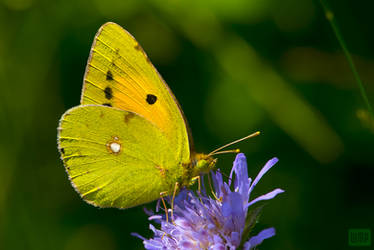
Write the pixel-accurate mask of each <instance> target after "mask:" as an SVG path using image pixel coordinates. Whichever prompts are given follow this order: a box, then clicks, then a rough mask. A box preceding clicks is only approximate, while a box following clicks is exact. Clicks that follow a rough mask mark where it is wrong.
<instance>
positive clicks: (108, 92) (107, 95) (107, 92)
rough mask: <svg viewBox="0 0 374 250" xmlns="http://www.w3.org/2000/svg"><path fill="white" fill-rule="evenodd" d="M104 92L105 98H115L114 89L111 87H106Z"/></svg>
mask: <svg viewBox="0 0 374 250" xmlns="http://www.w3.org/2000/svg"><path fill="white" fill-rule="evenodd" d="M104 93H105V98H106V99H108V100H110V99H112V98H113V91H112V88H111V87H106V88H105V89H104Z"/></svg>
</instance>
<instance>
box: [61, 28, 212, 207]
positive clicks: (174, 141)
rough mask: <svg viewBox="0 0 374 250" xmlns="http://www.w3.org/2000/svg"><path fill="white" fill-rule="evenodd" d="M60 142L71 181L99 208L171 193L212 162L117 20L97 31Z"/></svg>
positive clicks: (143, 54)
mask: <svg viewBox="0 0 374 250" xmlns="http://www.w3.org/2000/svg"><path fill="white" fill-rule="evenodd" d="M58 131H59V132H58V146H59V151H60V154H61V158H62V160H63V162H64V165H65V168H66V171H67V173H68V175H69V178H70V180H71V183H72V185H73V186H74V187H75V189H76V190H77V192H78V193H79V194H80V195H81V197H82V198H83V199H84V200H85V201H87V202H88V203H90V204H93V205H96V206H100V207H117V208H129V207H133V206H137V205H140V204H144V203H147V202H150V201H153V200H156V199H158V198H160V195H162V194H167V195H171V194H173V192H174V190H175V188H176V187H177V189H180V188H181V187H184V186H189V185H191V184H192V183H193V182H194V181H193V179H194V178H195V177H198V176H200V174H203V173H207V172H209V170H210V169H212V168H213V167H214V165H215V159H213V158H212V155H213V154H214V153H215V152H217V150H215V151H213V152H212V153H211V154H208V155H205V154H196V153H195V152H194V150H193V146H192V138H191V135H190V133H189V131H188V126H187V122H186V120H185V118H184V115H183V112H182V110H181V108H180V106H179V104H178V102H177V100H176V98H175V97H174V95H173V93H172V92H171V90H170V89H169V87H168V85H167V84H166V83H165V81H164V80H163V79H162V77H161V76H160V74H159V73H158V72H157V70H156V69H155V68H154V66H153V65H152V63H151V62H150V60H149V59H148V57H147V55H146V54H145V52H144V51H143V49H142V48H141V47H140V45H139V44H138V42H137V41H136V40H135V38H134V37H132V36H131V35H130V34H129V33H128V32H127V31H126V30H124V29H123V28H122V27H120V26H119V25H117V24H115V23H111V22H109V23H106V24H104V25H103V26H102V27H101V28H100V29H99V31H98V32H97V34H96V36H95V39H94V42H93V45H92V48H91V52H90V56H89V59H88V63H87V67H86V73H85V76H84V84H83V90H82V96H81V105H80V106H77V107H74V108H72V109H70V110H68V111H66V113H65V114H64V115H63V116H62V118H61V120H60V125H59V128H58Z"/></svg>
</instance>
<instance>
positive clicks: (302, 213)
mask: <svg viewBox="0 0 374 250" xmlns="http://www.w3.org/2000/svg"><path fill="white" fill-rule="evenodd" d="M328 3H329V4H330V5H331V7H332V9H333V10H334V11H335V17H336V20H337V22H338V23H339V26H340V28H341V31H342V34H343V36H344V37H345V39H346V41H347V44H348V47H349V48H350V50H351V52H352V56H353V59H354V61H355V63H356V64H357V67H358V71H359V73H360V75H361V77H362V79H363V81H364V83H365V86H366V90H367V94H368V96H369V100H371V101H372V102H374V86H373V81H374V70H373V69H374V61H373V60H374V46H373V44H374V33H373V28H372V27H373V23H374V16H373V13H372V12H373V11H372V10H373V8H374V6H373V3H372V1H353V0H351V1H347V0H344V1H338V0H335V1H329V2H328ZM107 21H114V22H117V23H118V24H120V25H122V26H123V27H124V28H125V29H127V30H128V31H129V32H130V33H131V34H133V35H134V36H135V37H136V39H137V40H138V41H139V43H140V44H141V45H142V46H143V48H144V50H145V51H146V52H147V54H148V55H149V57H150V58H151V60H152V62H153V63H154V65H155V66H156V68H157V69H158V70H159V71H160V73H161V74H162V75H163V77H164V78H165V80H166V82H167V83H168V84H169V86H170V87H171V89H172V90H173V92H174V93H175V95H176V97H177V98H178V100H179V102H180V103H181V105H182V107H183V110H184V113H185V114H186V116H187V119H188V121H189V123H190V127H191V129H192V132H193V136H194V140H195V145H196V148H197V151H198V152H209V151H211V150H213V149H215V148H216V147H218V146H220V145H222V144H225V143H227V142H230V141H232V140H234V139H237V138H239V137H242V136H245V135H247V134H249V133H251V132H254V131H256V130H260V131H261V132H262V135H261V136H259V137H257V138H255V139H251V140H249V141H247V142H243V143H241V144H239V145H237V147H240V148H241V150H242V152H244V153H245V154H246V156H247V159H248V165H249V174H250V176H252V177H255V175H256V174H257V173H258V171H259V170H260V169H261V167H262V165H263V164H264V163H265V162H266V161H267V160H269V159H270V158H271V157H273V156H277V157H278V158H279V159H280V162H279V163H278V164H277V165H276V167H275V168H273V169H272V170H271V171H270V172H269V173H268V174H267V175H266V176H265V177H264V178H263V179H262V180H261V182H260V183H259V185H258V186H257V187H256V189H255V194H256V195H260V194H263V193H265V192H268V191H270V190H272V189H274V188H276V187H280V188H283V189H285V190H286V192H285V193H284V194H281V195H279V196H278V197H276V199H274V200H272V201H271V202H269V205H268V206H266V208H265V210H264V213H263V216H262V217H261V222H260V223H259V224H258V226H257V228H259V229H261V228H265V227H269V226H274V227H275V228H276V229H277V235H276V237H274V238H272V239H270V240H267V241H266V242H264V244H263V245H262V246H261V247H260V249H317V248H318V249H344V248H348V230H349V229H351V228H372V226H373V222H374V216H373V208H374V206H373V177H374V166H373V139H374V135H373V133H374V126H373V124H374V123H373V121H371V122H370V119H369V115H368V113H367V111H366V107H365V105H364V103H363V100H362V98H361V96H360V93H359V90H358V87H357V84H356V82H355V81H354V79H353V76H352V72H351V71H350V69H349V67H348V64H347V62H346V60H345V58H344V56H343V54H342V51H341V48H340V46H339V44H338V43H337V40H336V38H335V36H334V34H333V32H332V30H331V27H330V26H329V23H328V22H327V21H326V19H325V17H324V14H323V12H322V8H321V6H320V4H319V2H318V1H312V0H303V1H299V0H284V1H278V0H262V1H257V0H233V1H226V0H207V1H198V0H189V1H182V0H170V1H166V0H149V1H139V0H118V1H117V0H109V1H104V0H94V1H88V0H75V1H62V0H60V1H47V0H44V1H42V0H41V1H37V0H1V1H0V34H1V36H0V83H1V91H0V121H1V123H0V126H1V130H0V131H1V132H0V133H1V134H0V136H1V137H0V138H1V139H0V248H1V249H36V250H43V249H61V250H67V249H69V250H74V249H90V250H95V249H100V250H101V249H107V250H114V249H132V248H135V249H141V248H142V244H141V241H140V240H138V239H137V238H134V237H132V236H130V233H131V232H138V233H140V234H142V235H145V236H147V237H148V236H150V235H151V234H150V231H149V230H148V221H147V216H146V215H145V214H144V213H143V207H136V208H132V209H127V210H117V209H98V208H95V207H93V206H90V205H88V204H86V203H85V202H84V201H83V200H81V199H80V198H79V196H78V194H77V193H76V192H75V191H74V189H73V188H72V187H71V185H70V183H69V181H68V178H67V176H66V174H65V171H64V168H63V166H62V162H61V161H60V159H59V154H58V151H57V145H56V134H57V131H56V128H57V126H58V121H59V118H60V117H61V115H62V114H63V113H64V111H65V110H67V109H68V108H70V107H73V106H76V105H78V104H79V99H80V94H81V93H80V91H81V85H82V78H83V74H84V69H85V66H86V60H87V57H88V54H89V49H90V46H91V43H92V40H93V37H94V35H95V33H96V31H97V29H98V28H99V27H100V25H102V24H103V23H105V22H107ZM233 160H234V155H223V156H220V157H219V162H218V167H220V168H222V169H224V170H225V171H229V169H230V168H231V165H232V161H233ZM154 206H155V203H152V204H148V205H147V207H148V208H154Z"/></svg>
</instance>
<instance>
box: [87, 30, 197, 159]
mask: <svg viewBox="0 0 374 250" xmlns="http://www.w3.org/2000/svg"><path fill="white" fill-rule="evenodd" d="M81 104H82V105H84V104H97V105H106V106H111V107H116V108H119V109H122V110H127V111H132V112H134V113H137V114H140V115H142V116H143V117H144V118H145V119H147V120H149V121H150V122H152V123H153V124H155V125H156V126H157V127H158V128H159V129H160V130H161V131H162V132H163V133H164V134H165V136H166V137H167V138H168V140H169V141H170V142H172V143H173V144H174V150H175V151H176V152H177V154H178V155H179V158H180V159H181V161H182V162H188V161H189V160H190V143H192V142H189V138H188V137H189V135H188V132H187V126H186V123H185V120H184V117H183V114H182V111H181V109H180V108H179V105H178V103H177V101H176V99H175V97H174V96H173V94H172V92H171V91H170V89H169V87H168V86H167V84H166V83H165V82H164V80H163V79H162V78H161V76H160V75H159V73H158V72H157V70H156V69H155V68H154V66H153V65H152V63H151V62H150V60H149V58H148V57H147V55H146V54H145V52H144V51H143V49H142V48H141V46H140V45H139V43H138V42H137V41H136V40H135V39H134V38H133V37H132V36H131V35H130V34H129V33H128V32H127V31H126V30H124V29H123V28H122V27H120V26H119V25H117V24H115V23H106V24H104V25H103V26H102V27H101V28H100V30H99V31H98V33H97V34H96V37H95V40H94V43H93V45H92V48H91V52H90V57H89V59H88V62H87V68H86V74H85V77H84V86H83V90H82V97H81ZM190 140H191V139H190Z"/></svg>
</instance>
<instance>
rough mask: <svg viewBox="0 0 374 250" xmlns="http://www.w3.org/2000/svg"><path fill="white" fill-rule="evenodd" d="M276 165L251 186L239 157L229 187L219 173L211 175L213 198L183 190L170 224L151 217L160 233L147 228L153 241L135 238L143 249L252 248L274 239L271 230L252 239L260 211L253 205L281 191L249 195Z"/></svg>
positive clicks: (177, 199) (259, 176)
mask: <svg viewBox="0 0 374 250" xmlns="http://www.w3.org/2000/svg"><path fill="white" fill-rule="evenodd" d="M277 161H278V159H277V158H273V159H271V160H270V161H268V162H267V163H266V164H265V166H264V167H263V168H262V170H261V171H260V173H259V174H258V175H257V177H256V178H255V179H254V181H253V182H252V180H251V179H250V178H248V172H247V162H246V158H245V156H244V154H238V155H237V156H236V159H235V161H234V166H233V168H232V170H231V173H230V179H229V181H228V183H226V182H224V181H223V179H222V175H221V172H220V171H219V170H218V171H216V172H213V171H212V172H211V176H212V179H213V185H214V196H215V197H214V198H211V197H209V196H208V195H206V194H205V192H206V191H205V189H204V188H203V189H202V194H198V195H196V194H195V193H194V192H193V191H190V190H186V189H184V190H182V191H181V192H180V193H179V194H178V196H177V197H176V198H175V201H174V218H173V222H171V221H169V222H166V220H165V218H164V217H165V216H164V215H152V216H151V217H149V219H150V220H154V221H156V222H157V223H159V224H161V229H160V230H159V229H156V228H155V227H154V226H153V225H152V224H151V225H150V229H151V230H152V231H153V232H154V237H153V238H151V239H145V238H144V237H142V236H140V235H138V234H134V235H135V236H137V237H139V238H141V239H142V240H143V244H144V246H145V248H146V249H214V250H215V249H223V250H224V249H236V248H238V247H242V248H243V249H252V248H254V247H255V246H257V245H259V244H261V243H262V241H263V240H264V239H267V238H270V237H272V236H274V235H275V229H274V228H268V229H264V230H262V231H260V232H259V233H258V234H257V235H253V232H252V229H253V227H254V225H255V224H256V222H257V218H258V215H259V212H260V210H261V208H262V206H259V205H258V204H256V203H257V202H259V201H263V200H269V199H272V198H274V197H275V196H276V195H277V194H279V193H282V192H284V191H283V190H282V189H279V188H277V189H274V190H273V191H271V192H269V193H267V194H265V195H261V196H259V197H257V198H255V199H252V200H250V196H251V192H252V190H253V188H254V187H255V186H256V184H257V183H258V181H259V180H260V179H261V177H262V176H263V175H264V174H265V173H266V172H267V171H268V170H269V169H270V168H271V167H272V166H273V165H274V164H275V163H277ZM232 182H233V183H232ZM231 186H233V190H232V189H231V188H230V187H231Z"/></svg>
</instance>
